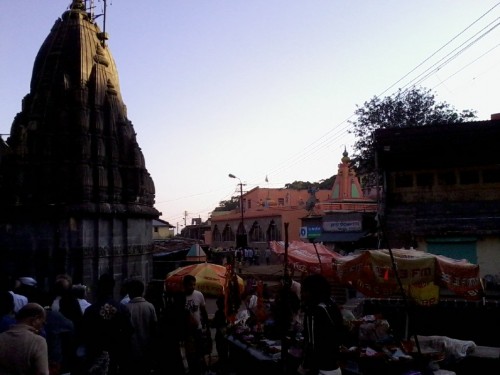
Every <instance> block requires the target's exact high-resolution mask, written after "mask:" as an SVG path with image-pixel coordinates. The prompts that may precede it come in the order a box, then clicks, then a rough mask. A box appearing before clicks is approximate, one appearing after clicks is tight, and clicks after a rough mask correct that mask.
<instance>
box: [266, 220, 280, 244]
mask: <svg viewBox="0 0 500 375" xmlns="http://www.w3.org/2000/svg"><path fill="white" fill-rule="evenodd" d="M267 240H268V241H281V233H280V230H279V228H278V226H277V225H276V223H275V222H274V220H271V222H270V223H269V226H268V227H267Z"/></svg>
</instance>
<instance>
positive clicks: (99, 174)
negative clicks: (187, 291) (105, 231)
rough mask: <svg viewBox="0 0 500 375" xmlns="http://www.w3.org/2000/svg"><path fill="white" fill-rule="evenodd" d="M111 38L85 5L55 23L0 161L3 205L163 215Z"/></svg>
mask: <svg viewBox="0 0 500 375" xmlns="http://www.w3.org/2000/svg"><path fill="white" fill-rule="evenodd" d="M106 40H107V35H106V34H105V33H103V32H102V31H101V30H100V28H99V26H98V25H97V24H96V23H95V20H94V19H92V15H91V14H90V13H88V12H87V11H86V10H85V6H84V5H83V2H82V1H81V0H74V1H73V2H72V4H71V5H70V7H69V10H67V11H65V12H64V13H63V14H62V16H61V18H59V19H57V20H56V22H55V23H54V26H53V27H52V29H51V30H50V32H49V34H48V36H47V37H46V39H45V41H44V42H43V44H42V46H41V48H40V50H39V52H38V54H37V56H36V58H35V62H34V65H33V74H32V79H31V85H30V92H29V93H28V94H27V95H26V96H25V97H24V98H23V102H22V110H21V112H20V113H18V114H17V115H16V117H15V119H14V121H13V124H12V128H11V134H10V137H9V138H8V139H7V141H6V144H7V145H8V147H9V152H8V153H7V154H6V155H4V156H3V157H2V158H0V162H1V165H0V168H1V169H0V174H1V175H0V177H2V180H3V181H4V183H3V185H0V193H1V194H0V204H2V205H4V206H5V205H6V206H13V205H14V206H19V205H28V206H32V205H47V204H49V205H54V204H65V205H69V206H73V207H74V208H75V209H77V210H83V211H86V210H95V205H96V204H97V205H98V206H104V207H107V209H109V210H110V211H113V212H116V211H122V212H130V211H133V212H136V213H139V214H148V215H149V214H151V215H153V216H157V215H158V212H157V211H156V210H155V209H154V208H153V204H154V195H155V190H154V183H153V180H152V178H151V176H150V175H149V173H148V171H147V169H146V166H145V160H144V156H143V154H142V151H141V148H140V147H139V145H138V143H137V139H136V133H135V131H134V127H133V124H132V122H131V121H130V120H129V119H128V118H127V108H126V106H125V104H124V102H123V99H122V96H121V92H120V84H119V79H118V71H117V68H116V65H115V62H114V59H113V56H112V54H111V51H110V49H109V47H108V45H107V44H106ZM101 211H102V210H101Z"/></svg>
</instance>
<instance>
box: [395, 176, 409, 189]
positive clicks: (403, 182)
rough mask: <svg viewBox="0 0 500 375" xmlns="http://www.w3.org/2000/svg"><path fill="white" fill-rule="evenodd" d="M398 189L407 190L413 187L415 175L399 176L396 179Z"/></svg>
mask: <svg viewBox="0 0 500 375" xmlns="http://www.w3.org/2000/svg"><path fill="white" fill-rule="evenodd" d="M395 184H396V187H397V188H405V187H412V186H413V175H411V174H402V173H400V174H397V175H396V178H395Z"/></svg>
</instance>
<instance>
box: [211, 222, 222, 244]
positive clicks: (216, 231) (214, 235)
mask: <svg viewBox="0 0 500 375" xmlns="http://www.w3.org/2000/svg"><path fill="white" fill-rule="evenodd" d="M212 238H213V240H214V241H217V242H220V241H222V235H221V234H220V231H219V228H218V227H217V224H215V226H214V230H213V231H212Z"/></svg>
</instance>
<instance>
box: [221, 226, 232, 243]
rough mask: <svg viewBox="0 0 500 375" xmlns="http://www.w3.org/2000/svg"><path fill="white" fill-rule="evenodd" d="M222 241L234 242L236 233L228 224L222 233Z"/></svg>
mask: <svg viewBox="0 0 500 375" xmlns="http://www.w3.org/2000/svg"><path fill="white" fill-rule="evenodd" d="M222 241H234V233H233V230H232V229H231V226H230V225H229V224H226V226H225V227H224V230H223V231H222Z"/></svg>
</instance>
